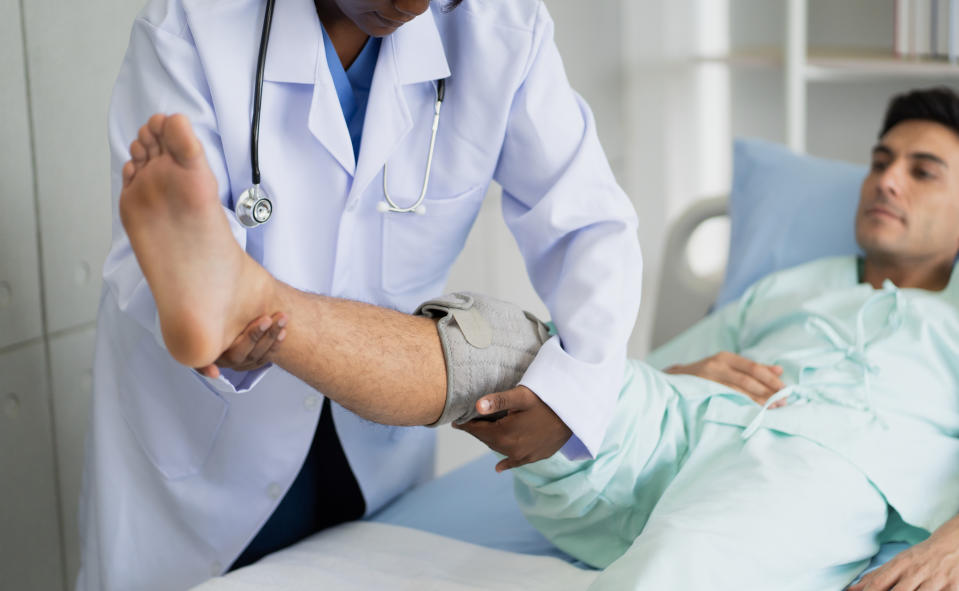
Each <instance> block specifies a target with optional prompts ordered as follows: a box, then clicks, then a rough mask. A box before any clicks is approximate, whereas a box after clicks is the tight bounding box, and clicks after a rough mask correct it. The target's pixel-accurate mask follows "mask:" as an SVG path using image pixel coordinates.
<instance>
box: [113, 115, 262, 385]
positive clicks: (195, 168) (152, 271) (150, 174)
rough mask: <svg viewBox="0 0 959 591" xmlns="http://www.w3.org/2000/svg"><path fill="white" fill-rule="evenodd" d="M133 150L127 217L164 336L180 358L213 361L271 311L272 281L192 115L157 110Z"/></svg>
mask: <svg viewBox="0 0 959 591" xmlns="http://www.w3.org/2000/svg"><path fill="white" fill-rule="evenodd" d="M130 155H131V158H132V159H131V160H130V161H129V162H127V163H126V166H124V168H123V191H122V193H121V194H120V218H121V220H122V221H123V227H124V228H126V231H127V235H128V236H129V237H130V243H131V245H132V246H133V251H134V252H135V253H136V257H137V260H138V261H139V263H140V268H141V269H142V270H143V274H144V275H145V276H146V279H147V283H149V285H150V289H151V290H152V292H153V297H154V298H155V300H156V304H157V310H158V311H159V316H160V327H161V329H162V331H163V340H164V342H166V345H167V348H168V349H169V351H170V354H171V355H172V356H173V357H174V358H175V359H176V360H177V361H179V362H181V363H183V364H185V365H188V366H190V367H202V366H205V365H208V364H210V363H212V362H213V361H214V360H215V359H216V358H217V357H218V356H219V355H220V353H222V352H223V351H224V350H226V349H227V347H229V345H230V343H232V342H233V340H234V338H235V337H236V336H237V335H238V334H240V332H241V331H242V330H243V328H244V327H245V326H246V325H247V323H248V322H250V320H252V319H253V318H256V317H257V316H260V315H262V314H263V313H264V312H266V308H267V305H268V303H269V300H268V296H269V293H270V290H271V289H272V281H273V280H272V278H271V277H270V275H269V274H268V273H267V272H266V270H265V269H263V268H262V267H260V266H259V265H258V264H257V263H256V262H255V261H254V260H253V259H251V258H250V257H249V256H247V254H246V253H245V252H243V250H242V249H241V248H240V247H239V245H238V244H237V243H236V240H234V238H233V235H232V233H231V232H230V226H229V223H228V222H227V219H226V216H225V215H224V212H223V208H222V207H221V206H220V202H219V199H218V198H217V186H216V178H215V177H214V176H213V172H212V171H211V170H210V167H209V165H208V164H207V161H206V157H205V156H204V154H203V147H202V145H201V144H200V142H199V140H198V139H197V138H196V136H195V135H194V133H193V129H192V128H191V127H190V123H189V121H188V120H187V119H186V117H184V116H183V115H172V116H169V117H167V116H165V115H154V116H153V117H151V118H150V121H149V122H148V123H147V124H146V125H144V126H143V127H142V128H141V129H140V134H139V136H138V138H137V140H136V141H134V142H133V144H132V145H131V146H130Z"/></svg>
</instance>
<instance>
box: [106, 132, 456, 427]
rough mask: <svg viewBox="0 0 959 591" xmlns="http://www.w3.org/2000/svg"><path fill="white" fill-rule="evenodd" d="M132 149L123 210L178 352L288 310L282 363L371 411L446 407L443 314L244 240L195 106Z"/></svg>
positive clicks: (211, 345)
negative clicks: (334, 283)
mask: <svg viewBox="0 0 959 591" xmlns="http://www.w3.org/2000/svg"><path fill="white" fill-rule="evenodd" d="M130 152H131V155H132V156H133V160H131V162H129V163H127V165H126V166H125V167H124V170H123V191H122V193H121V196H120V215H121V219H122V221H123V226H124V228H125V229H126V231H127V234H128V235H129V237H130V243H131V245H132V247H133V250H134V252H135V253H136V256H137V260H138V261H139V263H140V267H141V268H142V270H143V274H144V276H145V277H146V279H147V282H148V283H149V285H150V289H151V290H152V292H153V295H154V298H155V300H156V304H157V311H158V313H159V320H160V326H161V329H162V332H163V338H164V341H165V343H166V345H167V347H168V349H169V351H170V354H171V355H172V356H173V357H174V358H175V359H177V360H178V361H180V362H181V363H184V364H186V365H188V366H191V367H202V366H205V365H207V364H209V363H212V362H213V361H214V360H215V359H216V358H217V357H218V356H219V354H220V353H221V352H222V351H224V350H225V349H226V348H227V347H228V346H229V345H230V343H231V342H232V341H233V339H234V338H235V337H236V336H237V335H238V334H239V333H240V332H241V331H242V330H243V328H244V327H245V326H246V325H247V324H248V323H249V322H250V321H251V320H253V319H254V318H256V317H258V316H260V315H262V314H264V313H270V312H275V311H283V312H285V313H286V314H287V315H288V316H289V323H288V326H287V338H286V340H285V341H284V343H283V346H282V347H280V350H279V351H278V352H277V354H276V355H275V358H274V362H275V363H277V364H278V365H280V366H281V367H283V368H284V369H286V370H287V371H289V372H291V373H292V374H294V375H296V376H297V377H299V378H301V379H303V380H304V381H306V382H308V383H309V384H310V385H312V386H313V387H315V388H316V389H317V390H319V391H320V392H322V393H323V394H325V395H327V396H329V397H330V398H332V399H333V400H335V401H336V402H338V403H339V404H341V405H342V406H344V407H346V408H348V409H350V410H352V411H354V412H356V413H357V414H359V415H360V416H363V417H365V418H367V419H370V420H373V421H377V422H382V423H389V424H399V425H408V424H425V423H431V422H433V421H435V420H436V419H437V418H438V417H439V416H440V414H441V412H442V411H443V407H444V402H445V399H446V370H445V365H444V360H443V353H442V349H441V346H440V340H439V336H438V335H437V331H436V324H435V322H434V321H433V320H430V319H427V318H423V317H414V316H409V315H407V314H402V313H400V312H396V311H393V310H386V309H383V308H377V307H374V306H370V305H367V304H361V303H358V302H350V301H345V300H337V299H333V298H328V297H323V296H317V295H313V294H308V293H304V292H301V291H298V290H296V289H293V288H291V287H290V286H288V285H285V284H283V283H280V282H278V281H276V280H275V279H274V278H273V277H272V276H270V274H269V273H268V272H267V271H266V270H265V269H263V268H262V267H261V266H260V265H258V264H257V263H256V262H255V261H254V260H253V259H251V258H250V257H249V256H247V255H246V253H245V252H243V250H242V249H241V248H240V247H239V245H238V244H237V243H236V241H235V240H234V238H233V235H232V234H231V232H230V228H229V225H228V223H227V220H226V217H225V215H224V211H223V208H222V207H221V206H220V203H219V200H218V198H217V192H216V181H215V179H214V177H213V174H212V173H211V171H210V169H209V167H208V165H207V163H206V159H205V157H204V155H203V149H202V146H201V144H200V143H199V141H198V140H197V138H196V136H195V135H194V134H193V131H192V128H191V127H190V124H189V122H188V121H187V120H186V118H185V117H183V116H176V115H174V116H171V117H165V116H163V115H155V116H154V117H152V118H151V119H150V121H149V123H148V124H147V125H146V126H144V128H143V129H142V130H141V132H140V136H139V138H138V139H137V141H136V142H134V144H133V145H132V146H131V148H130Z"/></svg>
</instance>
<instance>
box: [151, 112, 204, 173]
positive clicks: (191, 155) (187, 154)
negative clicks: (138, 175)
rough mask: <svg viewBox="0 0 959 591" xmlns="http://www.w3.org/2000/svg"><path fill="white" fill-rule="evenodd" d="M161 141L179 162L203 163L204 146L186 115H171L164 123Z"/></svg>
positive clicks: (181, 163)
mask: <svg viewBox="0 0 959 591" xmlns="http://www.w3.org/2000/svg"><path fill="white" fill-rule="evenodd" d="M161 142H162V143H163V147H164V149H166V150H167V151H168V152H169V153H170V155H171V156H173V158H174V159H175V160H176V161H177V163H178V164H180V165H181V166H185V167H192V166H193V165H194V164H202V163H203V146H202V145H201V144H200V140H199V139H197V137H196V134H195V133H193V127H192V126H191V125H190V120H189V119H187V118H186V116H185V115H180V114H177V115H171V116H170V117H167V118H166V121H164V123H163V135H162V136H161Z"/></svg>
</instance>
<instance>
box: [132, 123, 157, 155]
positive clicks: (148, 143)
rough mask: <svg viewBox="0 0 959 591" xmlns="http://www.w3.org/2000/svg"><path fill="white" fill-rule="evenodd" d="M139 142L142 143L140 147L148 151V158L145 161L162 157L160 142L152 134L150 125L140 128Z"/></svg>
mask: <svg viewBox="0 0 959 591" xmlns="http://www.w3.org/2000/svg"><path fill="white" fill-rule="evenodd" d="M137 141H138V142H140V145H141V146H143V148H144V150H146V158H145V159H144V161H146V160H150V159H151V158H156V157H157V156H159V155H160V142H158V141H157V139H156V137H154V135H153V134H152V133H151V132H150V127H149V125H144V126H143V127H141V128H140V133H138V134H137ZM131 147H132V146H131Z"/></svg>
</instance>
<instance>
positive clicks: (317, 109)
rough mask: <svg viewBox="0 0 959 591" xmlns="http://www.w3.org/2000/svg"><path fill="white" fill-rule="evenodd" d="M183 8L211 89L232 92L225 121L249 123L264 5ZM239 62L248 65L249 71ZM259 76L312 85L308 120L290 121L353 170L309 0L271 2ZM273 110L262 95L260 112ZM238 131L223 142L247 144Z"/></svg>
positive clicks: (193, 1)
mask: <svg viewBox="0 0 959 591" xmlns="http://www.w3.org/2000/svg"><path fill="white" fill-rule="evenodd" d="M184 6H185V8H186V11H187V14H188V17H189V20H190V25H191V27H192V29H193V34H194V37H195V38H196V42H197V44H198V46H202V47H203V48H205V52H204V55H205V56H206V58H207V59H206V61H207V63H206V64H205V65H206V66H207V73H208V76H209V77H210V79H211V82H215V83H214V84H211V87H212V88H214V89H230V92H235V93H236V94H235V100H233V101H229V104H230V106H235V108H236V109H239V112H231V113H230V114H228V117H229V118H228V120H232V118H240V119H243V120H245V121H247V122H250V121H251V120H252V115H253V88H254V84H255V73H256V59H257V54H258V49H259V45H260V34H261V31H262V25H263V15H264V11H265V7H266V3H265V2H264V1H263V0H246V1H243V2H232V3H229V2H209V1H208V0H184ZM238 64H243V65H248V66H249V69H247V68H246V67H239V66H238ZM263 78H264V80H265V81H266V82H265V85H266V84H268V83H280V84H312V85H313V98H312V103H311V105H310V113H309V117H308V121H305V122H295V121H294V122H291V124H292V125H297V124H299V125H302V124H306V125H307V126H308V128H309V130H310V133H312V134H313V136H314V137H315V138H316V139H317V140H318V141H319V142H320V143H321V144H322V145H323V147H324V148H326V150H327V151H328V152H329V153H330V155H332V156H333V158H334V159H335V160H336V161H337V162H338V163H339V164H340V165H341V166H342V167H343V168H344V169H345V170H346V171H347V172H348V173H349V174H353V173H354V171H355V168H356V162H355V160H354V158H353V144H352V142H351V140H350V133H349V130H348V129H347V128H346V120H345V119H344V118H343V112H342V110H341V109H340V101H339V99H338V98H337V96H336V88H335V87H334V86H333V78H332V76H331V75H330V70H329V67H328V65H327V63H326V51H325V49H324V47H323V37H322V33H321V30H320V20H319V18H318V17H317V15H316V9H315V7H314V5H313V2H311V0H280V1H278V2H277V3H276V7H275V9H274V12H273V26H272V28H271V29H270V44H269V47H268V48H267V54H266V69H265V70H264V72H263ZM264 94H268V93H266V92H265V93H264ZM223 102H224V101H221V104H220V106H221V107H222V106H223ZM276 108H280V107H279V106H278V105H275V104H269V99H268V96H265V97H264V100H263V111H264V112H266V111H268V110H271V109H276ZM221 115H226V114H221ZM243 134H245V135H239V136H236V137H233V136H230V137H224V144H226V145H242V144H248V143H249V139H248V138H249V127H246V128H245V129H243ZM248 157H249V156H248V155H247V158H248Z"/></svg>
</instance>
